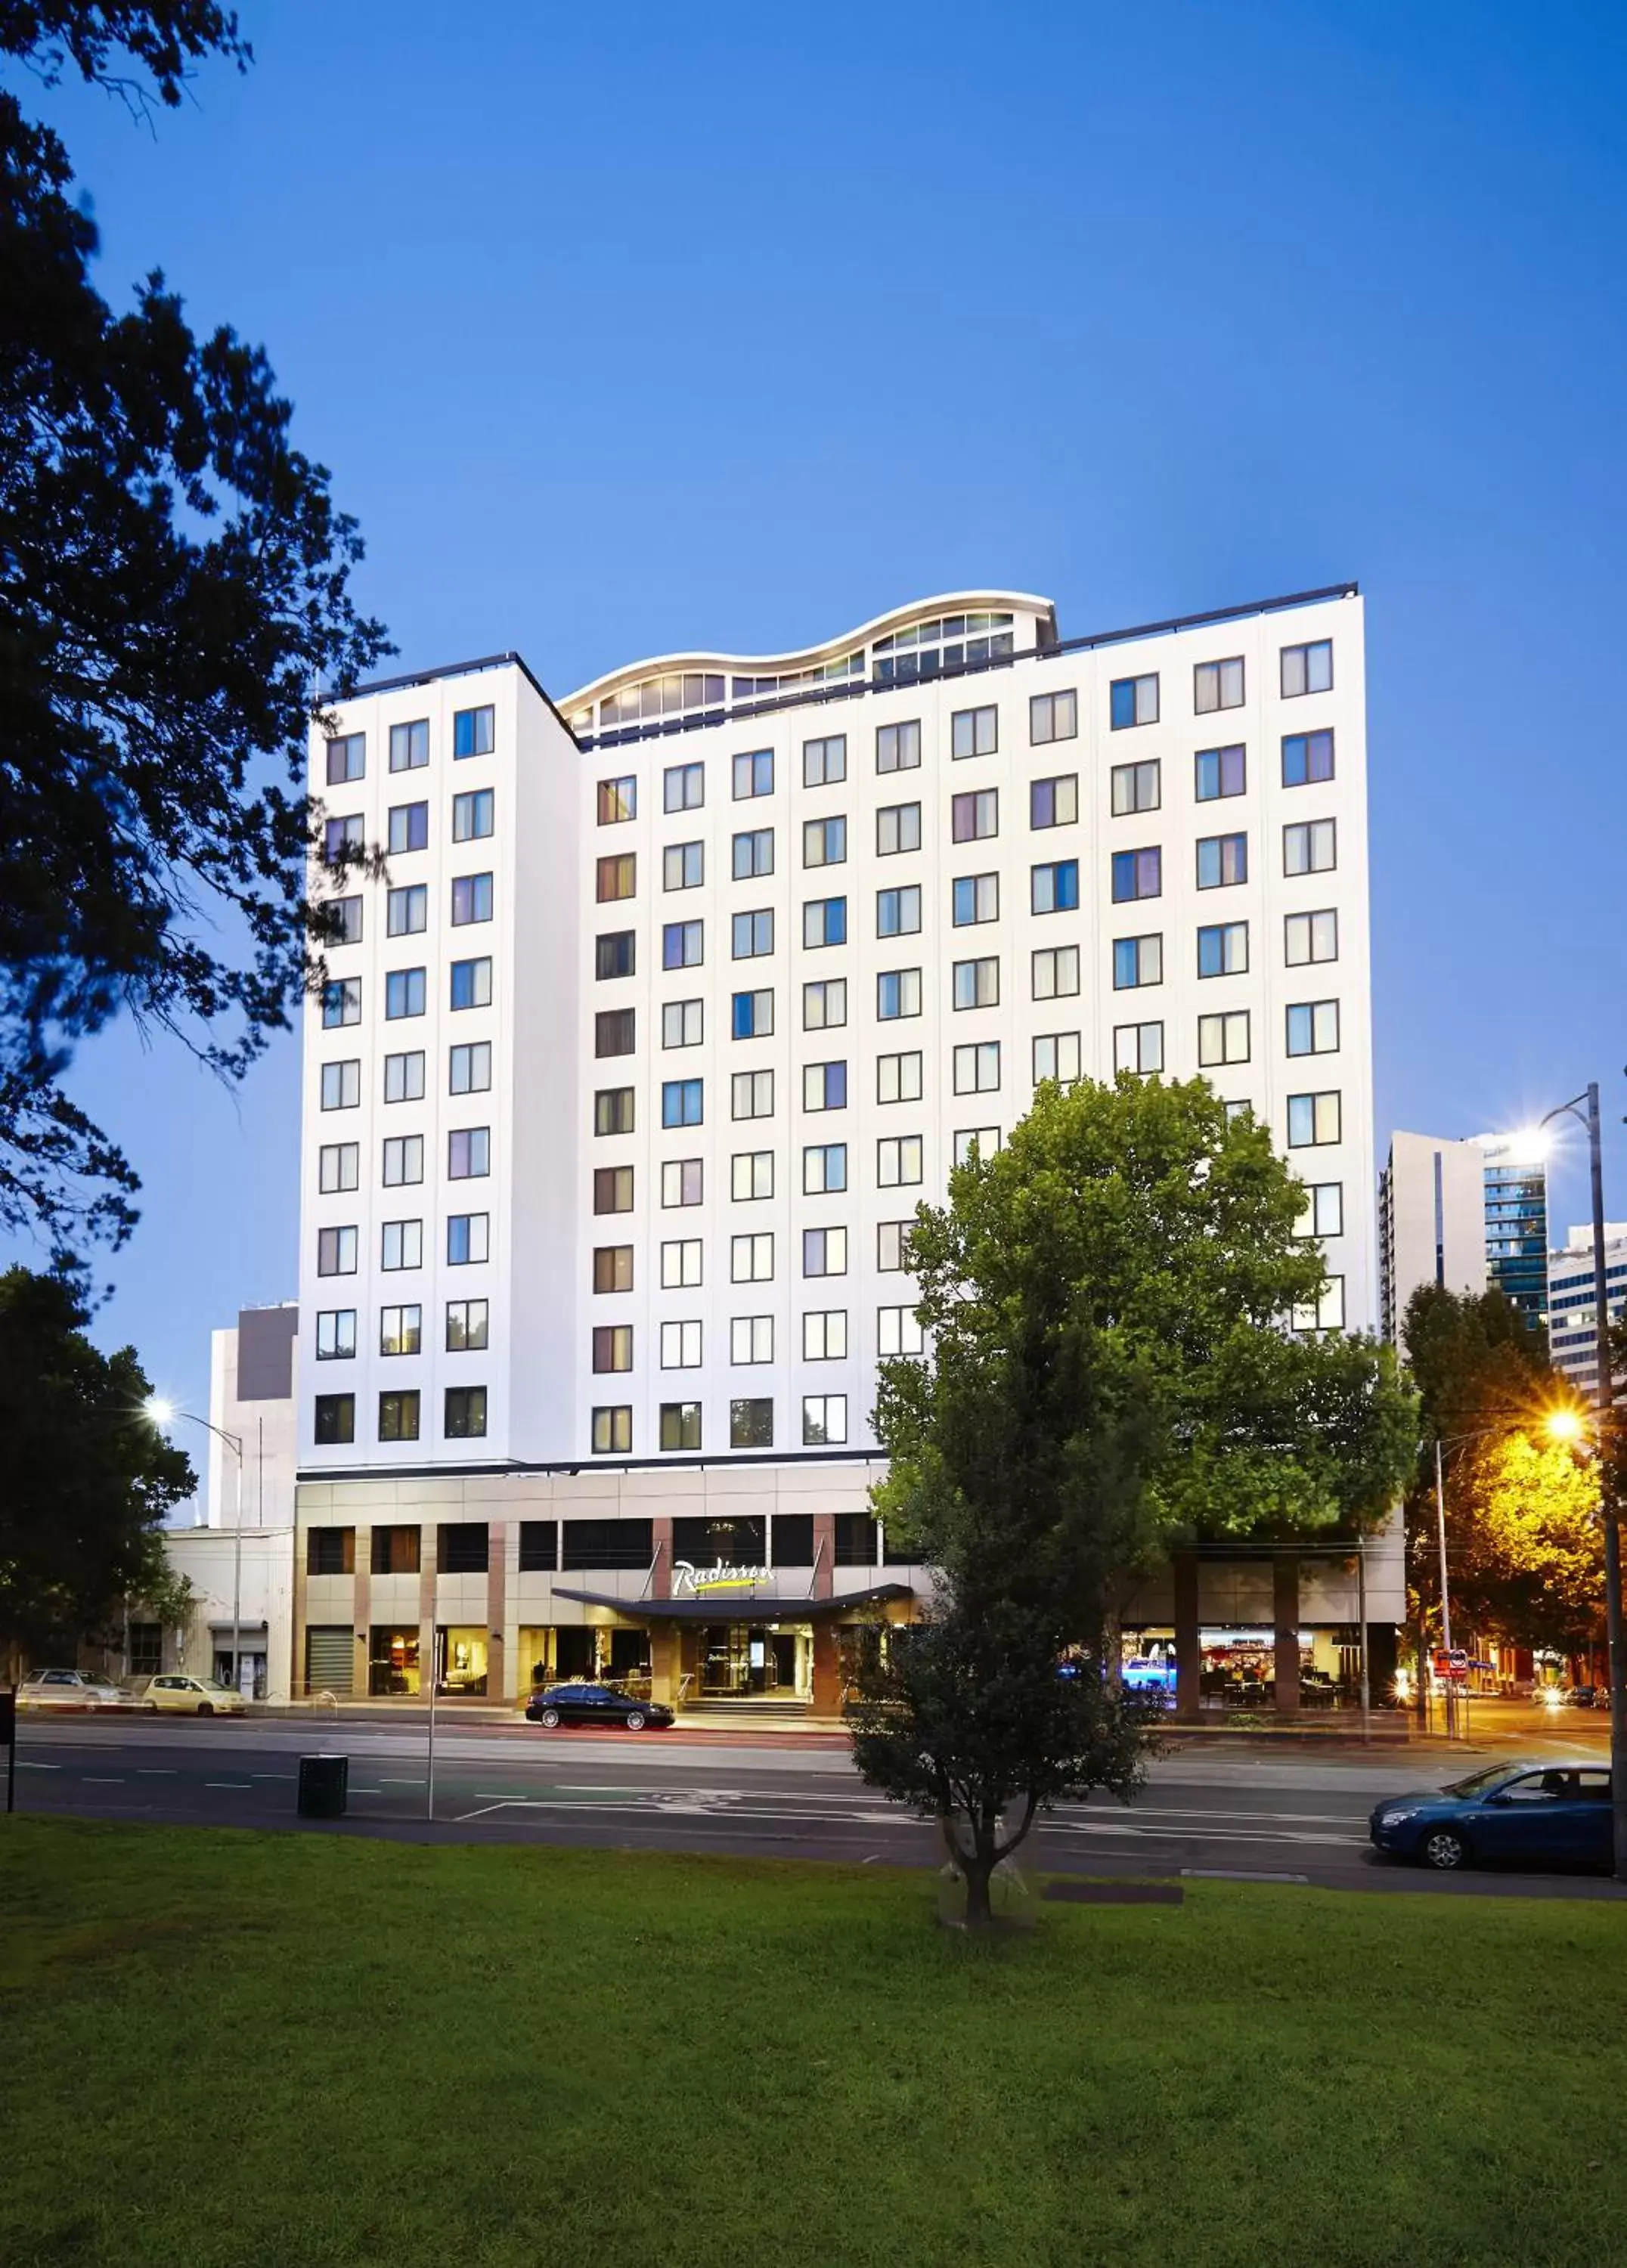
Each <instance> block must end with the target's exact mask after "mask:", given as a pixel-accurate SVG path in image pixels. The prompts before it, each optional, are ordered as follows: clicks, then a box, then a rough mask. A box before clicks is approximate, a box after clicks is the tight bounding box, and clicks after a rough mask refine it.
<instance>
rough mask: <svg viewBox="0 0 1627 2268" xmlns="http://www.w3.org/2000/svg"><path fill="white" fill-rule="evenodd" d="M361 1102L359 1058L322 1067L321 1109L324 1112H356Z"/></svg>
mask: <svg viewBox="0 0 1627 2268" xmlns="http://www.w3.org/2000/svg"><path fill="white" fill-rule="evenodd" d="M361 1100H362V1065H361V1059H360V1057H350V1059H349V1060H348V1061H346V1062H344V1063H325V1064H323V1065H322V1108H323V1109H324V1110H356V1109H358V1108H360V1106H361Z"/></svg>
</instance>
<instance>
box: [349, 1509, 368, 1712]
mask: <svg viewBox="0 0 1627 2268" xmlns="http://www.w3.org/2000/svg"><path fill="white" fill-rule="evenodd" d="M357 1631H360V1632H361V1636H360V1637H359V1638H358V1637H357V1635H356V1633H357ZM350 1635H351V1640H352V1643H353V1644H354V1646H355V1648H356V1667H355V1668H354V1669H353V1670H352V1671H351V1673H350V1690H351V1692H352V1693H354V1694H355V1695H357V1697H358V1698H361V1697H364V1696H365V1694H366V1692H367V1689H368V1683H369V1679H368V1670H369V1668H370V1667H371V1664H370V1661H369V1656H370V1655H371V1654H372V1528H357V1531H356V1576H355V1588H354V1590H353V1592H352V1594H351V1599H350Z"/></svg>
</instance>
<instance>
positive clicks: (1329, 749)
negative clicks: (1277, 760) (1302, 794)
mask: <svg viewBox="0 0 1627 2268" xmlns="http://www.w3.org/2000/svg"><path fill="white" fill-rule="evenodd" d="M1332 777H1333V734H1332V733H1289V734H1288V736H1287V738H1286V739H1285V740H1284V742H1283V785H1284V786H1285V787H1308V786H1309V785H1311V784H1312V783H1313V782H1314V781H1316V780H1330V779H1331V778H1332Z"/></svg>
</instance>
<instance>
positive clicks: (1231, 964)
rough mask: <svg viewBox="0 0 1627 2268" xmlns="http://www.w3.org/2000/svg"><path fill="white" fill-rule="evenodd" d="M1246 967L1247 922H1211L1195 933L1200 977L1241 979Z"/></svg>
mask: <svg viewBox="0 0 1627 2268" xmlns="http://www.w3.org/2000/svg"><path fill="white" fill-rule="evenodd" d="M1247 970H1248V923H1247V922H1214V923H1211V924H1210V926H1209V927H1208V928H1206V929H1200V930H1199V931H1198V932H1197V973H1198V975H1199V976H1243V975H1244V974H1245V973H1246V972H1247Z"/></svg>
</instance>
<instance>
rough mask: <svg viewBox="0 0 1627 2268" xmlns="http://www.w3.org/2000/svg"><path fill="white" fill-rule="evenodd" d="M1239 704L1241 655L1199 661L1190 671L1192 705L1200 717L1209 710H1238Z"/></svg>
mask: <svg viewBox="0 0 1627 2268" xmlns="http://www.w3.org/2000/svg"><path fill="white" fill-rule="evenodd" d="M1242 705H1243V663H1242V657H1241V655H1238V656H1236V657H1235V658H1234V659H1232V660H1230V661H1200V662H1197V663H1196V664H1195V666H1194V667H1193V671H1192V706H1193V708H1194V709H1196V711H1197V713H1198V715H1199V716H1200V717H1206V716H1207V715H1208V714H1209V713H1210V711H1211V710H1213V709H1240V708H1241V707H1242Z"/></svg>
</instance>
